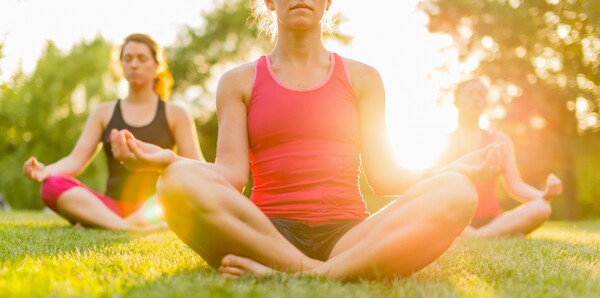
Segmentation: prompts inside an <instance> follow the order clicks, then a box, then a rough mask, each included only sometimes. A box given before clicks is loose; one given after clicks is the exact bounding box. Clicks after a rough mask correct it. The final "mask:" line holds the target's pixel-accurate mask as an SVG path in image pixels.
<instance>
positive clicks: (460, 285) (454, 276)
mask: <svg viewBox="0 0 600 298" xmlns="http://www.w3.org/2000/svg"><path fill="white" fill-rule="evenodd" d="M0 262H1V266H0V297H32V296H33V297H39V296H42V297H46V296H50V297H63V296H78V297H79V296H83V297H92V296H93V297H97V296H101V297H105V296H107V297H108V296H110V297H115V296H116V297H119V296H127V297H165V296H171V297H188V296H192V297H311V298H316V297H328V298H337V297H544V298H546V297H600V221H587V222H551V223H548V224H546V225H545V226H543V227H542V228H541V229H540V230H539V231H537V232H535V233H534V234H533V235H531V237H530V238H529V239H512V238H511V239H502V240H477V241H475V240H469V241H466V240H465V241H458V242H456V243H455V245H454V246H453V247H452V248H451V249H450V251H448V253H446V254H445V255H444V256H443V257H441V258H440V259H439V260H438V261H436V262H435V263H433V264H431V265H430V266H428V267H426V268H425V269H424V270H422V271H420V272H418V273H417V274H414V275H412V276H410V277H406V278H402V279H398V280H395V281H392V282H390V281H387V282H386V281H382V282H366V281H365V282H354V283H342V282H337V281H330V280H324V279H319V278H315V277H290V276H283V275H279V276H272V277H268V278H259V279H254V278H244V279H242V280H238V281H229V280H225V279H222V278H221V277H219V276H218V275H217V274H215V273H214V272H213V271H211V270H210V269H209V268H208V267H207V265H206V263H205V262H204V261H203V260H202V259H201V258H200V257H198V256H197V255H196V254H195V253H193V252H192V251H191V250H190V249H188V248H187V247H186V246H185V245H184V244H183V243H181V242H180V241H179V240H178V239H177V237H175V235H174V234H173V233H171V232H166V231H165V232H161V233H156V234H150V235H143V234H130V233H126V232H108V231H100V230H90V229H75V228H71V227H70V226H68V224H67V223H66V222H65V221H64V220H62V219H60V218H59V217H57V216H54V215H48V214H41V213H34V212H13V213H3V212H0Z"/></svg>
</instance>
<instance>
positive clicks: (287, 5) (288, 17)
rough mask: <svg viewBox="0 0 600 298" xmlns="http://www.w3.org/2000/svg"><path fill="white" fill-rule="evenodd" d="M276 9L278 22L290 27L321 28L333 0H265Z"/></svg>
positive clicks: (271, 8)
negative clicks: (322, 20)
mask: <svg viewBox="0 0 600 298" xmlns="http://www.w3.org/2000/svg"><path fill="white" fill-rule="evenodd" d="M264 1H265V4H266V5H267V8H269V10H271V11H275V12H276V14H277V22H278V23H279V24H281V25H283V26H284V27H288V28H290V29H300V30H302V29H304V30H306V29H311V28H319V30H320V28H321V24H320V22H321V19H322V18H323V15H324V14H325V11H326V10H327V9H329V6H330V5H331V0H264Z"/></svg>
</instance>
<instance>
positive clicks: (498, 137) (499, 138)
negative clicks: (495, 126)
mask: <svg viewBox="0 0 600 298" xmlns="http://www.w3.org/2000/svg"><path fill="white" fill-rule="evenodd" d="M490 133H491V134H493V137H494V142H495V143H500V144H511V143H512V141H511V140H510V137H509V136H508V135H507V134H506V133H504V132H501V131H490Z"/></svg>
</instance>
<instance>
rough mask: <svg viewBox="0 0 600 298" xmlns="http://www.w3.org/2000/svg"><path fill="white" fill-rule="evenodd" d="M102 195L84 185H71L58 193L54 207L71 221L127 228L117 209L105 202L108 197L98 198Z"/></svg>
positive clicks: (112, 227)
mask: <svg viewBox="0 0 600 298" xmlns="http://www.w3.org/2000/svg"><path fill="white" fill-rule="evenodd" d="M102 197H103V196H102V195H100V194H98V193H96V192H94V191H92V190H90V189H88V188H86V187H81V186H76V187H72V188H70V189H69V190H67V191H65V192H63V193H62V194H61V195H60V197H59V198H58V200H57V203H56V209H57V211H58V213H59V214H60V215H61V216H63V217H64V218H65V219H67V220H69V221H70V222H71V223H81V224H82V225H84V226H92V227H99V228H104V229H115V230H123V229H128V228H129V225H128V224H127V222H125V220H124V219H123V218H121V216H120V215H119V213H118V210H114V209H111V208H110V207H109V206H108V205H107V204H106V200H108V201H110V199H108V198H104V200H102V199H100V198H102ZM111 202H112V201H111ZM113 204H114V203H113ZM109 205H110V204H109ZM113 208H114V206H113Z"/></svg>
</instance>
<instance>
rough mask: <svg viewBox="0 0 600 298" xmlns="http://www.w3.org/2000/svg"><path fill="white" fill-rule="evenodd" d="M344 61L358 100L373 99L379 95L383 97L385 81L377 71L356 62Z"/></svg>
mask: <svg viewBox="0 0 600 298" xmlns="http://www.w3.org/2000/svg"><path fill="white" fill-rule="evenodd" d="M343 59H344V65H345V66H346V71H347V72H348V76H349V77H350V83H351V84H352V89H354V93H355V94H356V95H357V96H358V98H363V97H364V96H368V97H372V95H374V94H377V97H383V81H382V80H381V76H380V74H379V72H378V71H377V69H375V68H374V67H373V66H371V65H368V64H366V63H362V62H359V61H356V60H352V59H348V58H343Z"/></svg>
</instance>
